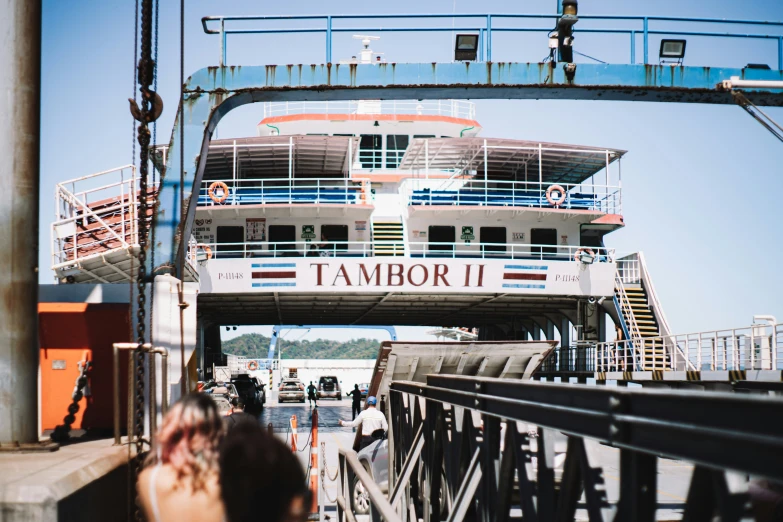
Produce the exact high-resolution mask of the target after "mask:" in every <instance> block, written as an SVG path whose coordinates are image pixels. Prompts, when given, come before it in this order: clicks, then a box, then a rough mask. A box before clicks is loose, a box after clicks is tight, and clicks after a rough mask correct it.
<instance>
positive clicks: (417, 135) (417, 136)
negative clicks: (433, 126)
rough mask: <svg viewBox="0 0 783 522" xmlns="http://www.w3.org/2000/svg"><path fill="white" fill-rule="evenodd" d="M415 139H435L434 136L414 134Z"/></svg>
mask: <svg viewBox="0 0 783 522" xmlns="http://www.w3.org/2000/svg"><path fill="white" fill-rule="evenodd" d="M413 137H414V138H434V137H435V135H434V134H414V135H413Z"/></svg>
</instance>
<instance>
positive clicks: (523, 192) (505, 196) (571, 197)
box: [400, 178, 622, 214]
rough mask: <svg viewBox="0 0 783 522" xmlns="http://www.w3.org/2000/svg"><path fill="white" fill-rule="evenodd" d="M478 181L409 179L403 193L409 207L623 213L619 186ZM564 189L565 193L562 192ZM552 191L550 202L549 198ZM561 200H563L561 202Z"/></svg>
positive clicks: (403, 185)
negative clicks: (540, 209) (441, 206)
mask: <svg viewBox="0 0 783 522" xmlns="http://www.w3.org/2000/svg"><path fill="white" fill-rule="evenodd" d="M554 186H555V184H553V183H539V182H533V181H529V182H525V181H495V180H488V181H484V180H478V179H456V178H455V179H448V180H435V179H408V180H405V181H404V182H403V183H402V186H401V187H400V191H401V193H402V195H403V197H404V198H405V200H406V203H407V204H408V205H413V206H429V205H437V206H440V205H449V206H452V205H460V206H501V207H522V208H558V209H569V210H592V211H598V212H604V213H607V214H621V213H622V208H621V204H622V197H621V189H620V187H619V186H612V185H596V184H592V183H582V184H578V185H573V184H568V183H560V184H557V186H559V189H558V188H554V189H551V190H550V188H551V187H554ZM560 189H562V192H560ZM547 191H550V199H552V200H553V201H554V202H555V203H556V204H553V203H552V202H550V201H549V199H547ZM561 198H562V201H560V200H561Z"/></svg>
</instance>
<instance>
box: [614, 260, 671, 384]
mask: <svg viewBox="0 0 783 522" xmlns="http://www.w3.org/2000/svg"><path fill="white" fill-rule="evenodd" d="M614 302H615V306H616V307H617V313H618V315H619V317H620V322H621V325H622V330H623V334H624V336H625V338H626V339H628V340H630V341H631V343H630V344H631V346H632V347H633V352H634V353H633V358H632V360H633V366H634V368H626V370H642V371H648V370H668V369H672V368H671V350H672V349H677V348H676V347H674V346H668V345H667V343H665V342H663V341H661V338H662V337H665V336H668V335H670V331H669V327H668V324H667V322H666V318H665V316H664V315H663V311H662V310H661V305H660V303H659V302H658V298H657V296H656V294H655V288H654V287H653V286H652V280H651V279H650V275H649V273H648V271H647V266H646V264H645V262H644V256H643V254H642V253H641V252H639V253H637V254H632V255H630V256H627V257H624V258H621V259H618V260H617V277H616V278H615V299H614Z"/></svg>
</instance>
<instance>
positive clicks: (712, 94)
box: [153, 62, 783, 270]
mask: <svg viewBox="0 0 783 522" xmlns="http://www.w3.org/2000/svg"><path fill="white" fill-rule="evenodd" d="M732 76H738V77H740V78H742V79H752V80H770V81H783V71H772V70H754V69H726V68H714V67H713V68H710V67H690V66H669V65H663V66H661V65H612V64H598V65H596V64H579V65H578V66H577V69H576V72H575V75H574V77H573V80H572V81H571V80H568V79H567V78H566V73H565V71H564V70H563V68H562V67H561V66H559V65H558V66H555V67H551V66H550V65H549V64H544V63H509V62H498V63H492V62H486V63H470V62H465V63H385V64H384V63H382V64H346V65H339V64H311V65H304V64H300V65H266V66H244V67H243V66H231V67H207V68H205V69H201V70H199V71H197V72H196V73H194V74H193V75H192V76H191V77H190V78H189V79H188V81H187V85H186V87H185V96H184V101H183V104H182V106H181V107H180V110H179V111H178V114H177V119H176V121H175V123H174V129H173V132H172V139H171V142H170V143H169V152H168V155H167V158H168V163H167V165H166V168H165V169H164V173H163V176H162V177H163V180H162V181H163V183H162V189H161V196H160V202H161V206H160V208H159V212H158V213H157V214H156V216H155V223H154V225H153V226H154V227H155V236H156V238H157V241H156V245H154V248H155V256H154V257H155V259H157V260H158V263H159V266H160V267H163V269H164V270H165V269H167V268H166V267H171V266H174V261H175V259H176V256H177V252H178V251H179V250H180V249H181V248H184V245H186V244H187V241H182V238H183V237H184V238H189V237H190V233H191V228H192V222H193V219H194V216H195V207H196V205H194V204H191V203H190V202H191V199H192V196H193V194H194V193H196V194H197V190H195V188H196V187H198V186H199V184H200V183H201V179H202V176H203V173H204V168H205V164H206V161H202V160H201V158H206V156H207V151H208V147H209V140H210V139H211V136H212V133H213V131H214V129H215V128H216V127H217V124H218V122H219V121H220V120H221V118H222V117H223V116H225V115H226V114H227V113H228V112H230V111H231V110H232V109H234V108H236V107H239V106H241V105H245V104H248V103H256V102H266V101H309V100H319V101H327V100H357V99H381V100H410V99H449V98H457V99H459V98H470V99H473V100H475V99H570V100H611V101H649V102H676V103H710V104H731V103H734V102H733V99H732V96H731V93H730V92H729V91H726V90H724V89H723V88H722V86H721V84H722V82H723V81H724V80H728V79H730V78H731V77H732ZM746 95H747V96H748V97H749V98H751V99H752V101H753V102H754V103H755V104H756V105H773V106H783V89H777V90H771V89H753V90H749V91H746ZM181 124H184V134H185V143H180V139H179V126H180V125H181ZM180 147H184V151H183V152H184V158H185V160H184V162H185V165H184V185H185V186H184V188H185V201H184V206H185V208H184V212H182V214H181V211H183V209H181V208H180V205H179V199H180V196H179V185H180V184H179V180H176V179H174V173H179V172H180V160H179V158H180ZM168 173H171V174H168ZM181 215H183V216H184V219H180V216H181ZM154 268H158V267H154Z"/></svg>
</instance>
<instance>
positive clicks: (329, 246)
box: [319, 225, 348, 252]
mask: <svg viewBox="0 0 783 522" xmlns="http://www.w3.org/2000/svg"><path fill="white" fill-rule="evenodd" d="M347 242H348V225H321V243H320V244H319V248H320V249H323V250H330V251H337V252H346V251H347V250H348V244H347ZM322 245H323V246H322Z"/></svg>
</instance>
